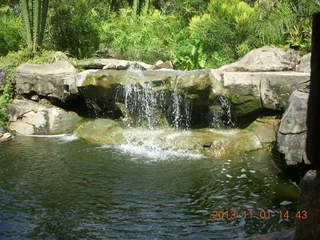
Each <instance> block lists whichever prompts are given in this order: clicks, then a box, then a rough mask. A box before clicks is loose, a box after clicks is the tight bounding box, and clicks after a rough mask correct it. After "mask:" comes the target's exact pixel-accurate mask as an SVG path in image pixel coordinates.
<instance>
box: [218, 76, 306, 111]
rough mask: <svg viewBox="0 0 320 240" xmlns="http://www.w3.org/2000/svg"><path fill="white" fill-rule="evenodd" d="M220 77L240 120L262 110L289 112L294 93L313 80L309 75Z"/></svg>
mask: <svg viewBox="0 0 320 240" xmlns="http://www.w3.org/2000/svg"><path fill="white" fill-rule="evenodd" d="M221 75H222V80H221V81H222V82H223V85H224V87H225V88H227V89H228V91H229V98H230V100H231V102H232V103H233V105H234V114H235V115H237V116H242V115H245V114H248V113H250V112H254V111H256V110H259V109H263V108H264V109H271V110H280V111H281V110H284V109H286V108H287V107H288V101H289V97H290V95H291V93H292V92H293V91H295V90H297V89H300V88H302V87H306V86H307V85H308V84H309V79H310V74H309V73H298V72H255V73H253V72H224V73H221Z"/></svg>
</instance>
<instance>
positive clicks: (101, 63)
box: [78, 58, 153, 70]
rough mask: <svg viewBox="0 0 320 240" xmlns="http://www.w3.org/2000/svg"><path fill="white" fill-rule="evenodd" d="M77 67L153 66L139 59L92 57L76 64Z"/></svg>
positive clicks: (123, 67)
mask: <svg viewBox="0 0 320 240" xmlns="http://www.w3.org/2000/svg"><path fill="white" fill-rule="evenodd" d="M78 66H79V67H82V68H84V69H110V70H127V69H139V70H148V69H151V68H152V67H153V66H152V65H150V64H146V63H144V62H139V61H127V60H119V59H113V58H103V59H93V60H88V61H84V62H80V63H79V64H78Z"/></svg>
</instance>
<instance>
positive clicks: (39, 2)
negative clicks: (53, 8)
mask: <svg viewBox="0 0 320 240" xmlns="http://www.w3.org/2000/svg"><path fill="white" fill-rule="evenodd" d="M48 4H49V0H22V1H21V9H22V16H23V20H24V26H25V30H26V35H27V45H28V49H29V50H31V51H32V52H36V51H37V50H38V49H39V48H40V47H41V45H42V41H43V38H44V30H45V26H46V21H47V12H48Z"/></svg>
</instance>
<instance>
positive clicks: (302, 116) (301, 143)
mask: <svg viewBox="0 0 320 240" xmlns="http://www.w3.org/2000/svg"><path fill="white" fill-rule="evenodd" d="M308 97H309V94H308V93H305V92H300V91H294V92H293V93H292V95H291V97H290V100H289V102H290V104H289V107H288V109H287V110H286V112H285V113H284V115H283V117H282V119H281V124H280V128H279V132H278V140H277V145H278V150H279V152H281V153H283V154H284V156H285V159H286V162H287V164H288V165H296V164H298V163H302V162H304V163H306V164H310V162H309V160H308V159H307V157H306V153H305V144H306V133H307V124H306V121H307V107H308Z"/></svg>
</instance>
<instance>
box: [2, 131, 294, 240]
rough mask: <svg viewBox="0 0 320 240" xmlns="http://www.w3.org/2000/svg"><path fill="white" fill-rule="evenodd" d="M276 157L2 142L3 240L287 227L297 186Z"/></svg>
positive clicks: (220, 235) (62, 141)
mask: <svg viewBox="0 0 320 240" xmlns="http://www.w3.org/2000/svg"><path fill="white" fill-rule="evenodd" d="M272 158H273V157H272V155H271V154H270V153H268V152H266V151H255V152H250V153H243V154H237V155H235V156H234V157H232V158H230V159H209V158H205V157H201V156H198V155H188V154H182V153H172V152H162V151H160V152H154V153H152V152H150V151H149V150H148V149H136V148H130V147H128V146H119V147H107V146H102V147H101V146H97V145H91V144H88V143H86V142H84V141H82V140H79V139H76V138H74V137H71V136H61V137H55V138H44V137H22V136H20V137H16V138H15V139H13V140H12V141H10V142H7V143H5V144H2V145H0V239H1V240H9V239H19V240H24V239H41V240H42V239H196V240H200V239H234V238H241V237H247V236H252V235H255V234H258V233H268V232H273V231H279V230H284V229H287V228H291V227H293V226H294V217H292V216H290V217H288V218H286V217H283V215H281V216H280V215H279V211H280V210H281V211H283V212H285V211H289V213H290V214H291V215H292V214H293V213H294V211H295V210H296V209H295V207H296V198H297V189H296V187H295V186H294V185H293V184H292V183H291V182H290V181H289V180H288V179H286V178H285V177H284V176H282V174H281V173H280V171H279V170H278V169H277V168H276V167H275V165H274V164H273V161H272ZM222 211H223V212H222Z"/></svg>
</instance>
